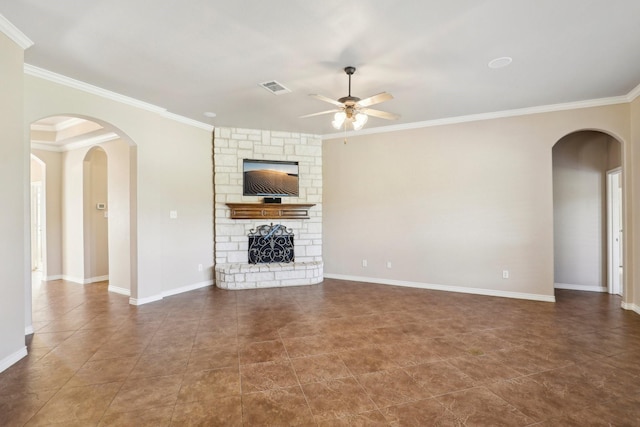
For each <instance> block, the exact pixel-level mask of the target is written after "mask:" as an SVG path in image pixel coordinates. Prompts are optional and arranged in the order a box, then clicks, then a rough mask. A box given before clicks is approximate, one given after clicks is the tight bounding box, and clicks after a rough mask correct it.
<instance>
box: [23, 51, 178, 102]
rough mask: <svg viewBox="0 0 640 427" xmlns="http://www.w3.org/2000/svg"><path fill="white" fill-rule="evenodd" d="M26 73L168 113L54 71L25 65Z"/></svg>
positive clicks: (104, 96)
mask: <svg viewBox="0 0 640 427" xmlns="http://www.w3.org/2000/svg"><path fill="white" fill-rule="evenodd" d="M24 73H25V74H28V75H30V76H34V77H39V78H41V79H44V80H48V81H50V82H54V83H58V84H61V85H63V86H67V87H71V88H74V89H78V90H81V91H83V92H87V93H90V94H92V95H97V96H101V97H103V98H107V99H110V100H112V101H116V102H120V103H122V104H127V105H130V106H132V107H136V108H141V109H143V110H147V111H151V112H154V113H158V114H160V113H162V112H164V111H166V110H165V109H164V108H162V107H158V106H157V105H153V104H149V103H148V102H143V101H139V100H137V99H135V98H131V97H129V96H125V95H121V94H119V93H116V92H111V91H110V90H106V89H102V88H101V87H98V86H94V85H91V84H89V83H85V82H82V81H80V80H76V79H72V78H71V77H67V76H63V75H62V74H58V73H54V72H53V71H49V70H45V69H44V68H40V67H36V66H34V65H30V64H26V63H25V64H24Z"/></svg>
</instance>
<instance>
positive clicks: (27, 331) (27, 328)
mask: <svg viewBox="0 0 640 427" xmlns="http://www.w3.org/2000/svg"><path fill="white" fill-rule="evenodd" d="M34 332H35V331H34V330H33V325H29V326H25V328H24V334H25V335H31V334H33V333H34Z"/></svg>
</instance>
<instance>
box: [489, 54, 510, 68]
mask: <svg viewBox="0 0 640 427" xmlns="http://www.w3.org/2000/svg"><path fill="white" fill-rule="evenodd" d="M511 62H513V58H511V57H510V56H502V57H500V58H496V59H492V60H491V61H489V64H488V65H489V68H493V69H496V68H504V67H506V66H507V65H509V64H511Z"/></svg>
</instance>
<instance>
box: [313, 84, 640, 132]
mask: <svg viewBox="0 0 640 427" xmlns="http://www.w3.org/2000/svg"><path fill="white" fill-rule="evenodd" d="M634 91H636V92H637V94H636V96H638V95H640V86H638V87H636V89H634V90H633V91H631V92H629V94H627V95H622V96H614V97H610V98H600V99H592V100H588V101H577V102H567V103H564V104H550V105H541V106H539V107H529V108H519V109H515V110H505V111H495V112H492V113H481V114H470V115H468V116H458V117H446V118H443V119H436V120H426V121H423V122H413V123H403V124H399V125H391V126H382V127H377V128H367V129H362V130H359V131H348V132H336V133H329V134H325V135H322V136H321V138H322V140H327V139H336V138H344V137H350V136H360V135H372V134H378V133H386V132H397V131H401V130H410V129H420V128H426V127H433V126H445V125H453V124H459V123H467V122H477V121H481V120H493V119H502V118H507V117H518V116H528V115H531V114H541V113H553V112H557V111H566V110H578V109H581V108H592V107H602V106H606V105H616V104H625V103H628V102H630V99H631V93H633V92H634ZM634 99H635V98H634Z"/></svg>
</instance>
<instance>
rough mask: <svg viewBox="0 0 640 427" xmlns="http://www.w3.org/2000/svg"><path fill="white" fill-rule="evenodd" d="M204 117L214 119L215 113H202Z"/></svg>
mask: <svg viewBox="0 0 640 427" xmlns="http://www.w3.org/2000/svg"><path fill="white" fill-rule="evenodd" d="M204 115H205V116H206V117H209V118H211V119H212V118H214V117H215V116H216V113H212V112H211V111H207V112H206V113H204Z"/></svg>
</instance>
